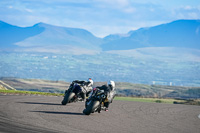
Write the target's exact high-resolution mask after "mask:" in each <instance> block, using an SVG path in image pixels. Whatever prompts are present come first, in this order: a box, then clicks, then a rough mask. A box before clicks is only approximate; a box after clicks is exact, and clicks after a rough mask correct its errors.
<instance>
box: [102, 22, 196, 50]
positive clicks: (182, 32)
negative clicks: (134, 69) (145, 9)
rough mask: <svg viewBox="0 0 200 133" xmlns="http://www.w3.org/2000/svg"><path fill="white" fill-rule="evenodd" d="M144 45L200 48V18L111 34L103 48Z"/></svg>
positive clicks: (119, 48) (129, 47) (118, 48)
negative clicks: (124, 33) (120, 33)
mask: <svg viewBox="0 0 200 133" xmlns="http://www.w3.org/2000/svg"><path fill="white" fill-rule="evenodd" d="M143 47H185V48H195V49H200V20H177V21H174V22H171V23H167V24H161V25H158V26H154V27H149V28H141V29H138V30H135V31H130V32H129V33H127V34H126V35H109V36H107V37H105V38H104V43H103V44H102V48H103V50H105V51H108V50H129V49H136V48H143Z"/></svg>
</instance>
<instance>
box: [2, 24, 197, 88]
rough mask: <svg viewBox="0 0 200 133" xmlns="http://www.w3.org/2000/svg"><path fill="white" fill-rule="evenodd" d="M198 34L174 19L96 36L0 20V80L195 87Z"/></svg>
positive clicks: (67, 29) (195, 29)
mask: <svg viewBox="0 0 200 133" xmlns="http://www.w3.org/2000/svg"><path fill="white" fill-rule="evenodd" d="M199 30H200V20H177V21H174V22H171V23H167V24H162V25H158V26H154V27H149V28H141V29H138V30H135V31H130V32H128V33H127V34H124V35H119V34H115V35H109V36H106V37H104V38H98V37H96V36H94V35H93V34H92V33H90V32H89V31H87V30H84V29H78V28H67V27H58V26H53V25H49V24H44V23H38V24H35V25H34V26H31V27H18V26H13V25H10V24H7V23H5V22H2V21H1V22H0V38H1V39H0V77H18V78H36V79H49V80H65V81H72V80H74V79H83V80H85V79H87V78H88V77H92V78H94V80H95V81H108V80H110V79H112V80H115V81H119V82H132V83H145V84H152V83H155V84H162V85H183V86H200V31H199ZM88 55H89V56H88Z"/></svg>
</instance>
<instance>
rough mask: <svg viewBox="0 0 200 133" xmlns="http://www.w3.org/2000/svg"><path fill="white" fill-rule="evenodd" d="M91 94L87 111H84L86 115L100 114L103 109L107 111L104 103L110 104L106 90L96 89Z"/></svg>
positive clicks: (86, 106) (87, 101) (87, 103)
mask: <svg viewBox="0 0 200 133" xmlns="http://www.w3.org/2000/svg"><path fill="white" fill-rule="evenodd" d="M91 93H92V94H91V95H90V97H89V98H88V99H87V100H86V102H85V109H84V110H83V113H84V114H85V115H90V114H91V113H94V112H98V113H100V112H101V110H102V109H105V107H104V102H108V99H107V94H106V93H105V92H104V90H100V89H98V88H94V89H93V91H92V92H91Z"/></svg>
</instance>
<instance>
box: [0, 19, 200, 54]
mask: <svg viewBox="0 0 200 133" xmlns="http://www.w3.org/2000/svg"><path fill="white" fill-rule="evenodd" d="M0 38H1V40H0V48H4V49H5V48H10V47H18V50H19V49H21V50H22V51H23V50H25V51H35V52H52V50H54V51H53V52H56V50H57V52H60V51H62V52H63V51H65V50H66V51H67V52H68V51H69V50H70V49H74V50H75V51H76V50H79V51H84V50H85V51H87V50H90V51H91V50H93V51H101V50H103V51H109V50H130V49H136V48H144V47H179V48H180V47H182V48H194V49H200V20H177V21H174V22H171V23H167V24H162V25H158V26H154V27H148V28H141V29H138V30H135V31H130V32H128V33H127V34H124V35H117V34H116V35H109V36H106V37H104V38H98V37H96V36H94V35H93V34H92V33H90V32H89V31H87V30H84V29H78V28H67V27H59V26H53V25H49V24H45V23H38V24H35V25H34V26H32V27H18V26H13V25H10V24H7V23H5V22H2V21H0ZM27 49H28V50H27ZM41 49H43V50H41ZM40 50H41V51H40ZM72 54H73V52H72Z"/></svg>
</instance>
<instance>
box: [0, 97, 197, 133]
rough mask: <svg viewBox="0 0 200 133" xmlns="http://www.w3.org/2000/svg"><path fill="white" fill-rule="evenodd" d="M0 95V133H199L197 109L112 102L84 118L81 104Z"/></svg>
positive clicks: (168, 105)
mask: <svg viewBox="0 0 200 133" xmlns="http://www.w3.org/2000/svg"><path fill="white" fill-rule="evenodd" d="M62 99H63V97H55V96H22V95H3V94H0V132H2V133H63V132H66V133H102V132H103V133H200V118H198V116H199V114H200V106H193V105H177V104H162V103H143V102H130V101H117V100H114V101H113V103H112V104H111V105H110V108H109V111H108V112H105V111H102V112H101V113H100V114H99V113H93V114H91V115H89V116H86V115H83V114H82V111H83V109H84V103H83V102H77V103H71V104H68V105H66V106H63V105H61V104H60V103H61V101H62Z"/></svg>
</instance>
